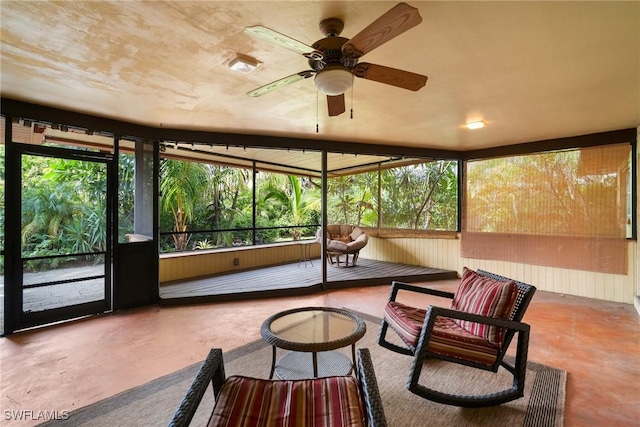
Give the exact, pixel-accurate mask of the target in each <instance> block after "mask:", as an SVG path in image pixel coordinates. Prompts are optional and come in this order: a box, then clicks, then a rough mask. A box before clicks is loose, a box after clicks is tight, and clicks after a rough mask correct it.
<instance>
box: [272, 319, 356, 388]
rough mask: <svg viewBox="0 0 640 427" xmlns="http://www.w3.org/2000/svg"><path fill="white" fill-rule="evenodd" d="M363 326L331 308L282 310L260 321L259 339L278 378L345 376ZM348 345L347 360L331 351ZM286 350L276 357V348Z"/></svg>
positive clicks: (349, 371)
mask: <svg viewBox="0 0 640 427" xmlns="http://www.w3.org/2000/svg"><path fill="white" fill-rule="evenodd" d="M366 331H367V327H366V325H365V323H364V321H363V320H362V319H360V318H359V317H358V316H356V315H355V314H353V313H351V312H349V311H347V310H343V309H339V308H331V307H303V308H295V309H292V310H286V311H282V312H280V313H276V314H274V315H273V316H271V317H269V318H268V319H267V320H265V321H264V323H263V324H262V328H261V329H260V333H261V334H262V338H264V340H265V341H266V342H268V343H269V344H271V346H272V347H273V355H272V362H271V373H270V374H269V378H273V375H274V373H275V374H276V376H277V377H278V378H280V379H287V380H292V379H305V378H319V377H328V376H334V375H349V374H350V373H351V371H352V369H353V366H355V353H356V342H357V341H358V340H359V339H360V338H362V337H363V336H364V334H365V332H366ZM349 345H350V346H351V359H349V357H348V356H346V355H345V354H344V353H341V352H339V351H334V350H337V349H339V348H342V347H347V346H349ZM277 348H281V349H284V350H289V352H288V353H286V354H285V355H284V356H282V357H281V358H280V359H279V360H276V349H277Z"/></svg>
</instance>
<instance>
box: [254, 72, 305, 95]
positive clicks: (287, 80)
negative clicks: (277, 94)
mask: <svg viewBox="0 0 640 427" xmlns="http://www.w3.org/2000/svg"><path fill="white" fill-rule="evenodd" d="M314 73H315V71H311V70H307V71H301V72H299V73H296V74H292V75H290V76H287V77H283V78H281V79H279V80H276V81H274V82H271V83H269V84H266V85H264V86H260V87H259V88H256V89H253V90H250V91H249V92H247V95H249V96H262V95H264V94H266V93H269V92H272V91H274V90H276V89H280V88H281V87H283V86H287V85H290V84H291V83H295V82H297V81H300V80H304V79H308V78H309V77H311V76H313V74H314Z"/></svg>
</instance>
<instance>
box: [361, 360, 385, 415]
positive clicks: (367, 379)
mask: <svg viewBox="0 0 640 427" xmlns="http://www.w3.org/2000/svg"><path fill="white" fill-rule="evenodd" d="M357 363H358V369H357V373H358V386H359V387H360V395H361V396H362V403H363V406H364V407H363V408H362V409H363V412H364V414H365V419H366V421H367V426H369V427H386V426H387V419H386V418H385V415H384V408H383V407H382V399H381V397H380V391H379V390H378V381H377V380H376V373H375V371H374V369H373V362H372V361H371V354H370V353H369V349H368V348H360V349H358V360H357Z"/></svg>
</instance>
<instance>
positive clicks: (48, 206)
mask: <svg viewBox="0 0 640 427" xmlns="http://www.w3.org/2000/svg"><path fill="white" fill-rule="evenodd" d="M22 181H23V187H22V253H23V256H24V257H38V256H47V255H63V254H71V253H87V252H100V251H104V250H105V248H106V243H107V242H106V227H107V224H106V215H105V212H106V165H105V164H103V163H95V162H84V161H79V160H67V159H57V158H47V157H40V156H28V155H24V156H22ZM71 260H75V258H65V257H63V258H53V259H50V260H47V261H39V262H35V261H32V262H30V263H29V264H28V266H31V267H33V268H49V267H55V266H58V265H61V264H63V263H65V262H68V261H71Z"/></svg>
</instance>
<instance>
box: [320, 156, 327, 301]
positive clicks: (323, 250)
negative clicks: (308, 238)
mask: <svg viewBox="0 0 640 427" xmlns="http://www.w3.org/2000/svg"><path fill="white" fill-rule="evenodd" d="M327 168H328V164H327V151H326V150H322V221H321V222H322V224H321V228H322V231H321V235H322V239H320V263H321V264H322V289H323V290H325V289H327V268H328V266H327V239H326V238H324V236H325V232H326V230H327V221H328V219H327Z"/></svg>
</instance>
